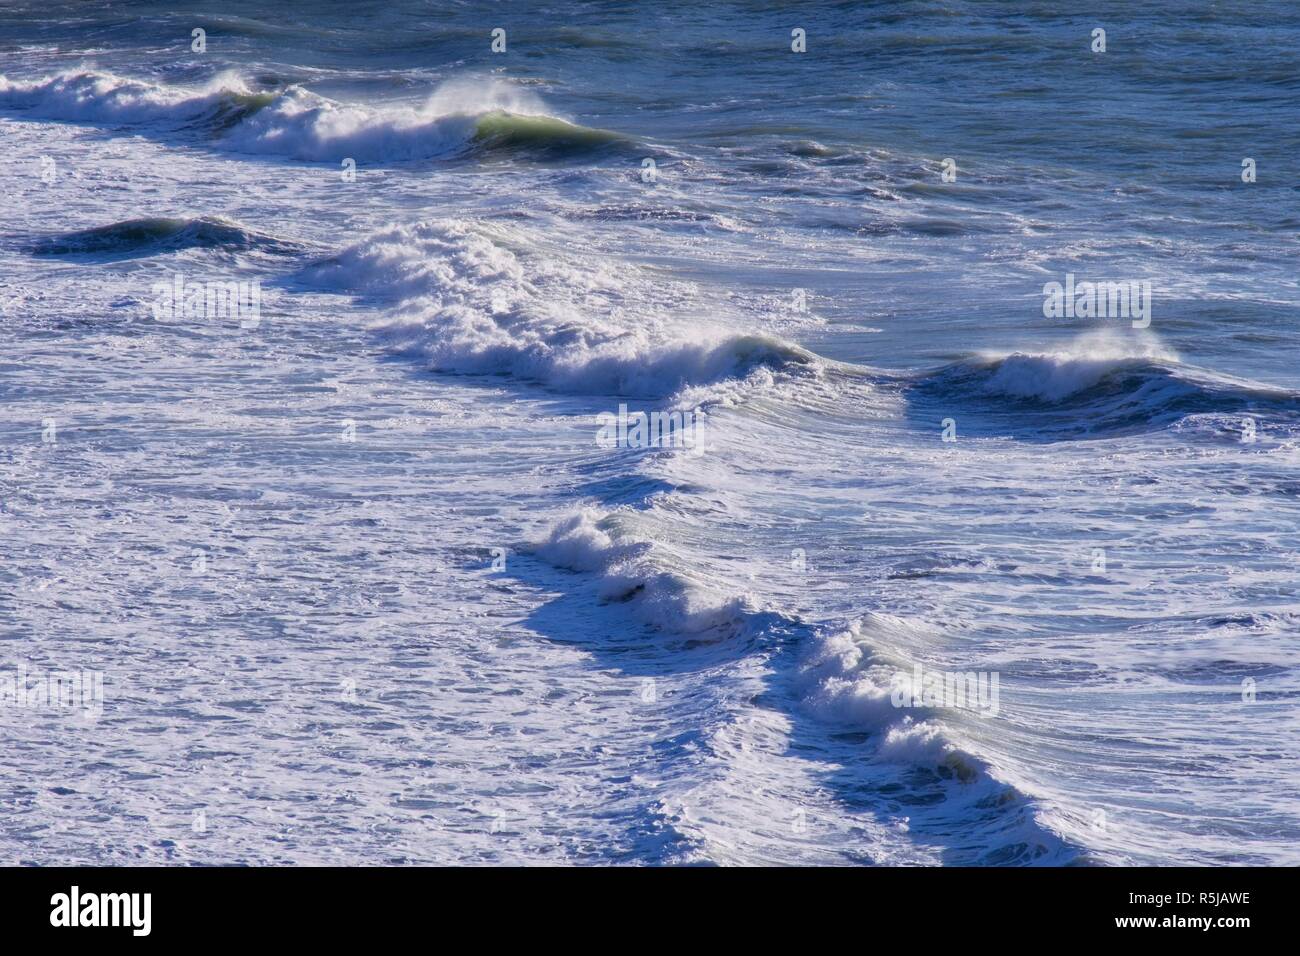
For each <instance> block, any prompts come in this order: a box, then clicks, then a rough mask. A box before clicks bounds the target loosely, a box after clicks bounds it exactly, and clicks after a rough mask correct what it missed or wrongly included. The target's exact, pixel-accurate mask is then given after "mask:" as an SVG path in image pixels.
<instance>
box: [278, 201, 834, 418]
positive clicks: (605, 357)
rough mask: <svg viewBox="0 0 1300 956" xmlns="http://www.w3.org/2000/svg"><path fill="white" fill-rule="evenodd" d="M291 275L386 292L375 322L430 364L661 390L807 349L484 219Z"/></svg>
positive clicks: (650, 394)
mask: <svg viewBox="0 0 1300 956" xmlns="http://www.w3.org/2000/svg"><path fill="white" fill-rule="evenodd" d="M299 279H300V281H302V282H305V283H308V284H310V285H313V286H315V287H318V288H324V289H329V290H333V291H338V292H344V293H350V294H354V295H362V296H374V297H378V298H384V299H388V300H390V301H392V302H393V303H394V305H395V307H396V311H395V318H394V319H393V320H392V321H390V322H388V323H387V324H386V325H384V326H383V327H382V328H381V329H380V332H381V334H382V335H383V336H384V337H386V338H387V340H388V342H389V344H390V345H391V346H392V347H393V348H394V349H395V350H397V351H399V352H403V353H406V354H410V355H413V356H416V357H418V358H420V359H422V360H423V361H425V362H427V363H428V365H429V366H430V367H431V368H433V369H436V370H440V371H449V372H462V373H473V374H501V375H510V376H513V377H515V378H519V379H523V380H527V381H533V382H539V383H541V384H544V385H547V386H550V387H552V388H556V389H558V390H562V391H567V392H571V393H576V394H604V395H625V396H635V397H642V398H667V397H669V396H672V395H673V394H675V393H676V392H678V391H679V390H681V389H683V388H685V387H687V386H692V385H709V384H712V383H718V382H723V381H725V380H729V379H737V378H743V377H744V376H747V375H749V374H750V373H752V372H754V371H756V370H758V369H768V370H772V369H777V370H780V369H787V370H789V369H795V368H799V367H805V366H811V365H813V364H814V363H815V361H816V360H815V358H814V357H813V356H812V355H811V353H808V352H806V351H804V350H803V349H801V348H799V347H798V346H796V345H793V344H791V343H788V342H783V341H781V340H780V339H777V338H773V337H770V336H766V335H762V334H756V333H742V332H737V331H733V330H730V329H727V328H726V327H723V326H720V325H716V324H712V323H708V322H704V321H700V320H698V319H697V318H696V317H695V316H693V315H691V314H689V313H685V312H683V313H682V314H677V313H676V312H675V311H674V310H675V309H685V308H687V304H686V303H685V302H677V301H675V300H667V301H665V299H664V295H663V294H662V292H661V290H659V289H658V288H657V286H658V285H659V283H658V282H657V281H656V279H655V278H654V277H652V276H649V275H644V274H642V273H640V272H639V270H638V269H637V268H636V267H634V266H632V265H631V264H630V263H608V262H606V261H604V260H602V259H600V258H598V257H591V258H582V259H577V258H574V259H568V258H560V257H558V256H556V255H554V254H548V253H546V252H543V251H542V250H540V249H539V248H537V247H536V246H534V245H533V244H532V243H530V242H529V240H528V239H527V237H525V236H524V235H523V234H522V233H519V232H517V231H512V230H509V229H506V228H504V227H499V226H489V225H487V224H483V223H473V222H466V221H461V220H445V221H429V222H422V223H418V224H415V225H412V226H401V227H396V228H393V229H389V230H386V231H384V232H381V233H378V234H376V235H372V236H370V237H369V238H367V239H365V240H363V241H362V242H360V243H357V244H356V245H354V246H351V247H349V248H347V249H345V250H344V251H342V252H341V253H339V254H338V255H335V256H332V257H330V258H329V259H326V260H324V261H322V262H318V263H316V264H314V265H312V266H310V267H308V268H307V269H305V270H304V271H303V272H302V273H301V274H300V276H299ZM688 301H689V300H688Z"/></svg>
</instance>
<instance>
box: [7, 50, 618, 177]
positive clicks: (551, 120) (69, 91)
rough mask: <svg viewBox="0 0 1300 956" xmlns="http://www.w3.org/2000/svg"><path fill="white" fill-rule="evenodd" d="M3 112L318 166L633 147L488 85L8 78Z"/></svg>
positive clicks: (511, 90) (558, 155)
mask: <svg viewBox="0 0 1300 956" xmlns="http://www.w3.org/2000/svg"><path fill="white" fill-rule="evenodd" d="M0 107H5V108H8V109H11V110H15V111H18V112H19V113H20V115H23V116H27V117H32V118H40V119H52V120H64V121H70V122H80V123H90V124H98V125H107V126H123V125H125V126H132V127H138V126H145V127H154V128H159V129H164V130H177V129H194V128H199V129H203V130H204V131H206V132H207V133H208V134H209V136H210V137H212V138H213V139H214V140H215V142H216V144H218V145H220V146H221V147H223V148H227V149H231V150H235V151H239V152H247V153H258V154H266V155H274V156H283V157H287V158H291V159H300V160H307V161H313V162H334V163H337V162H341V161H343V160H345V159H352V160H354V161H356V162H358V163H386V162H402V161H413V160H424V159H433V158H439V157H457V156H462V157H464V156H468V157H473V156H491V155H495V154H499V153H509V154H511V155H525V156H531V157H533V158H537V159H563V158H567V157H572V156H581V155H584V154H586V153H590V152H595V151H599V150H602V149H607V148H614V147H618V146H631V145H633V144H632V141H631V140H629V139H627V138H626V137H624V136H621V135H619V134H618V133H614V132H610V131H608V130H599V129H591V128H588V127H585V126H579V125H577V124H574V123H570V122H568V121H566V120H563V119H560V118H558V117H555V116H550V115H547V113H546V112H545V108H544V106H543V104H542V103H541V101H540V100H538V99H537V98H536V97H534V96H532V95H530V94H528V93H526V92H524V91H522V90H520V89H518V88H516V87H513V86H511V85H509V84H507V83H504V82H501V81H498V80H490V81H481V82H471V81H466V80H458V81H452V82H449V83H446V84H444V85H443V86H442V87H440V88H439V89H438V90H437V91H435V92H434V94H433V96H432V97H431V98H430V99H429V101H428V102H427V103H425V104H424V105H423V106H421V107H418V108H413V107H400V106H387V107H371V106H365V105H349V104H344V103H339V102H337V101H335V100H331V99H328V98H326V97H324V96H320V95H318V94H316V93H312V92H310V91H308V90H304V89H302V88H301V87H296V86H291V87H288V88H286V89H284V90H281V91H278V92H268V91H254V90H252V89H250V88H249V87H248V86H247V85H246V84H245V82H244V81H243V80H242V79H241V78H240V77H239V76H237V75H235V74H233V73H223V74H221V75H219V76H217V77H215V78H214V79H213V80H212V81H210V82H209V83H208V84H207V85H205V86H202V87H197V88H187V87H178V86H168V85H163V84H157V83H150V82H146V81H142V80H135V79H130V78H126V77H120V76H116V75H114V74H111V73H102V72H96V71H81V72H70V73H63V74H59V75H57V76H53V77H47V78H44V79H40V80H11V79H9V78H7V77H4V76H0Z"/></svg>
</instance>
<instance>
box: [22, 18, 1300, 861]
mask: <svg viewBox="0 0 1300 956" xmlns="http://www.w3.org/2000/svg"><path fill="white" fill-rule="evenodd" d="M177 6H178V5H176V4H153V3H132V4H108V3H103V4H84V3H76V4H74V3H51V2H43V3H41V4H35V3H31V4H23V3H19V4H10V5H7V6H6V8H5V10H4V11H3V12H0V132H2V134H3V142H4V145H5V153H6V162H5V163H4V164H3V165H2V166H0V182H2V183H3V196H4V198H3V203H4V212H5V228H4V229H3V235H2V237H0V244H2V245H3V253H4V257H5V262H6V264H7V268H6V269H5V270H4V272H3V273H2V274H0V310H2V313H0V336H2V340H0V345H2V346H3V358H0V403H3V409H4V415H3V418H2V419H0V501H2V502H3V509H2V510H0V542H3V543H2V544H0V554H3V562H2V563H0V576H2V578H3V582H4V590H3V592H0V639H3V644H0V676H3V675H7V676H8V677H9V678H10V679H11V680H13V679H14V678H15V676H16V675H18V674H19V673H22V674H24V675H27V676H26V677H25V678H24V681H23V685H24V686H32V685H35V684H37V683H39V681H40V680H41V679H43V678H42V677H41V675H48V674H49V673H51V672H64V671H66V672H78V673H80V672H83V671H84V672H86V673H88V674H96V675H99V676H100V677H101V678H102V688H103V694H102V700H101V701H99V702H98V706H95V707H91V708H88V709H89V710H90V711H91V714H90V716H89V717H87V716H84V715H83V714H82V713H81V711H82V710H86V709H87V708H82V707H76V706H67V707H60V706H55V705H52V704H50V703H49V702H48V701H45V702H42V701H40V700H39V699H38V700H35V701H33V700H31V699H26V700H25V701H23V702H21V703H20V702H17V701H15V699H14V696H13V695H10V696H9V697H8V698H6V700H8V701H9V702H10V705H9V706H4V707H0V739H3V742H4V746H3V747H0V768H3V769H2V771H0V802H3V805H4V806H5V808H6V810H5V813H4V815H3V824H2V825H0V852H2V853H3V858H4V859H5V860H7V861H8V862H39V863H88V862H104V863H132V862H140V863H144V862H167V861H175V862H185V863H234V862H257V863H271V862H295V863H318V862H338V863H385V862H416V863H451V862H457V863H470V862H533V863H536V862H550V863H563V862H569V863H572V862H580V863H638V864H657V863H692V862H699V863H722V864H736V863H741V864H755V863H876V864H894V863H925V864H1031V863H1038V864H1044V863H1046V864H1061V863H1157V864H1175V863H1183V864H1233V863H1236V864H1245V863H1274V864H1296V863H1297V862H1300V859H1298V858H1297V852H1296V847H1297V846H1300V806H1298V805H1297V802H1296V796H1295V791H1296V781H1297V779H1298V778H1297V756H1298V754H1297V744H1296V741H1297V737H1298V734H1297V731H1300V718H1298V716H1297V711H1296V704H1295V700H1296V693H1297V690H1298V689H1300V687H1298V682H1297V669H1296V660H1297V651H1300V601H1298V600H1297V577H1296V573H1295V567H1296V557H1297V549H1300V524H1298V522H1297V517H1298V514H1300V511H1298V509H1297V494H1298V493H1300V477H1297V466H1298V465H1300V366H1297V363H1296V361H1295V355H1296V352H1295V348H1294V335H1295V331H1296V328H1297V321H1298V320H1300V312H1298V310H1297V306H1298V304H1300V296H1298V294H1297V287H1296V286H1297V279H1296V270H1295V262H1296V253H1297V251H1298V249H1297V245H1298V243H1297V230H1298V229H1300V217H1298V215H1297V201H1296V197H1297V193H1296V188H1295V186H1294V176H1293V175H1292V171H1291V168H1290V164H1291V162H1292V159H1293V157H1295V156H1296V155H1300V126H1298V125H1297V123H1296V118H1297V116H1296V110H1295V106H1294V103H1295V98H1296V95H1297V92H1298V87H1300V79H1297V77H1300V69H1298V68H1300V62H1298V60H1300V54H1298V53H1297V52H1296V51H1297V50H1298V49H1300V44H1298V42H1297V41H1300V18H1298V16H1297V13H1296V12H1295V11H1294V10H1293V9H1291V8H1290V7H1289V6H1288V5H1286V4H1275V3H1267V4H1255V5H1251V6H1250V7H1249V8H1240V9H1238V8H1236V7H1234V8H1232V9H1227V8H1225V7H1221V6H1219V7H1207V6H1206V5H1204V4H1184V3H1172V2H1161V3H1156V4H1154V5H1147V6H1146V7H1144V8H1143V9H1142V10H1140V11H1138V10H1134V9H1131V5H1129V4H1118V3H1116V4H1097V5H1095V6H1094V7H1093V8H1092V9H1089V10H1087V11H1082V12H1079V13H1071V14H1063V13H1061V12H1059V11H1057V10H1055V9H1054V7H1055V5H1051V4H1042V5H1032V4H1031V5H1029V6H1028V7H1021V8H1020V9H1016V10H1014V11H1013V10H1012V9H1011V8H1010V7H1004V6H1003V5H999V4H989V3H943V4H937V3H897V4H887V5H884V6H881V7H873V8H866V9H859V8H858V7H857V5H851V4H836V3H821V4H814V5H806V6H804V7H803V8H802V9H801V10H800V12H799V13H798V14H795V13H792V12H790V11H788V10H785V9H783V8H782V7H783V5H779V4H763V3H735V4H725V5H716V4H709V5H687V4H676V3H666V4H659V5H656V6H655V7H653V8H652V9H642V8H639V7H638V6H637V5H622V4H604V3H584V4H576V5H571V6H568V7H565V8H559V7H554V6H551V5H547V4H537V3H524V4H511V5H510V6H509V9H508V10H507V9H504V8H503V9H494V8H488V9H486V10H485V9H483V6H482V5H478V4H442V3H435V4H426V3H413V2H400V0H399V2H385V3H382V4H377V3H375V4H372V3H356V2H350V3H348V4H338V5H332V4H319V3H315V4H301V5H293V4H291V5H289V6H287V7H286V6H285V5H279V6H278V8H277V12H276V13H275V14H270V13H268V12H267V11H266V10H265V9H263V6H264V5H261V4H253V3H243V2H223V3H221V4H218V5H212V6H209V5H205V4H182V5H179V6H180V7H181V8H182V9H180V10H179V11H178V10H177V9H176V7H177ZM195 28H202V29H203V30H205V31H206V32H205V40H206V49H205V50H204V51H203V52H196V51H195V50H193V49H192V47H191V44H192V31H193V30H194V29H195ZM497 28H501V29H503V30H505V32H506V34H505V35H506V48H505V50H504V52H500V53H494V52H493V51H492V42H493V40H492V31H493V30H494V29H497ZM1097 28H1102V29H1104V30H1105V31H1106V50H1105V52H1104V53H1102V52H1096V53H1094V52H1093V51H1092V49H1091V47H1092V45H1093V44H1094V42H1095V41H1094V39H1093V31H1094V29H1097ZM795 29H800V30H803V31H804V32H805V35H806V52H802V53H796V52H793V51H792V49H791V43H792V37H791V31H792V30H795ZM1247 159H1249V160H1252V161H1253V164H1252V165H1253V169H1254V173H1255V177H1254V178H1255V181H1253V182H1246V181H1244V179H1243V169H1244V167H1243V161H1244V160H1247ZM945 160H951V161H952V162H951V163H947V164H946V163H945ZM954 168H955V179H954V177H953V175H952V170H953V169H954ZM945 170H948V171H949V175H948V176H947V177H945ZM353 173H355V175H353ZM1246 178H1249V177H1246ZM1067 276H1069V277H1071V278H1070V279H1069V280H1068V281H1069V282H1070V283H1071V284H1073V283H1075V282H1076V281H1077V282H1088V281H1092V282H1097V281H1106V282H1112V281H1113V282H1121V283H1135V284H1137V285H1138V286H1140V285H1141V284H1142V283H1149V284H1150V285H1149V287H1150V290H1151V292H1150V295H1151V298H1150V301H1149V305H1150V309H1149V313H1148V315H1147V318H1149V320H1150V321H1149V324H1148V323H1146V322H1144V321H1130V320H1129V319H1128V318H1098V317H1092V316H1088V317H1079V316H1071V317H1066V316H1064V315H1060V316H1053V317H1048V316H1046V315H1045V311H1044V295H1043V289H1044V285H1045V284H1046V283H1051V282H1059V283H1062V284H1065V283H1066V282H1067ZM195 283H197V284H200V288H203V289H206V288H207V285H206V284H207V283H216V284H221V285H220V288H222V289H227V290H228V291H229V290H230V287H231V284H232V283H233V292H231V294H234V295H239V294H241V289H242V290H243V293H249V292H251V291H253V290H255V291H256V294H257V295H258V300H257V302H258V312H257V313H256V315H255V317H254V318H252V319H250V318H249V316H248V315H247V314H245V315H244V316H243V317H242V318H243V320H242V321H241V317H240V316H239V315H236V314H233V313H230V312H229V311H227V312H222V313H220V314H214V313H213V312H212V310H211V308H210V307H209V305H208V304H207V303H208V300H207V299H206V298H205V297H204V296H203V295H200V298H199V300H196V301H198V302H199V306H200V311H198V312H195V311H192V310H191V311H187V309H186V308H185V307H184V306H183V305H177V307H176V309H175V310H173V311H171V312H168V313H167V314H166V315H165V316H162V317H161V318H160V317H159V313H157V312H156V311H155V309H154V306H155V305H156V304H157V303H158V301H159V297H160V296H165V295H171V294H172V293H170V292H167V291H166V290H168V289H170V290H180V292H179V293H178V295H177V296H176V298H175V302H176V303H182V302H183V301H184V299H185V294H186V293H185V290H187V289H193V288H194V285H193V284H195ZM240 283H243V286H242V287H241V286H240V285H239V284H240ZM246 304H247V302H246ZM620 405H624V406H627V408H628V409H629V410H630V411H631V412H633V413H635V412H638V411H643V412H647V413H648V412H674V411H675V412H677V413H678V416H679V417H678V419H677V420H678V421H679V422H688V423H690V424H691V426H692V427H693V428H695V429H696V430H695V431H693V432H692V433H691V434H692V436H693V437H695V438H698V439H699V440H698V441H697V442H695V443H693V445H692V447H687V448H644V447H636V442H635V440H633V441H618V440H615V441H614V442H613V443H611V442H608V441H603V440H598V437H599V436H598V430H599V428H600V422H601V421H608V420H609V416H617V414H618V412H619V408H620ZM697 410H698V413H697ZM945 436H946V437H947V438H949V439H953V438H955V440H944V439H945ZM611 444H612V447H611ZM951 674H969V675H971V677H972V678H978V680H977V681H976V683H973V684H971V687H972V688H980V687H982V688H983V691H982V692H981V696H980V697H979V698H978V699H972V700H966V701H965V702H964V705H963V706H948V705H949V704H951V703H953V702H952V701H951V700H948V699H947V698H934V697H927V696H926V694H925V689H926V687H927V675H939V677H942V676H943V675H951ZM994 680H996V683H994ZM979 681H983V683H979ZM90 686H94V685H93V682H92V683H91V685H90ZM994 688H996V689H994ZM3 690H4V685H3V684H0V691H3ZM914 694H916V695H917V699H916V700H913V695H914ZM909 703H915V704H916V706H900V704H909Z"/></svg>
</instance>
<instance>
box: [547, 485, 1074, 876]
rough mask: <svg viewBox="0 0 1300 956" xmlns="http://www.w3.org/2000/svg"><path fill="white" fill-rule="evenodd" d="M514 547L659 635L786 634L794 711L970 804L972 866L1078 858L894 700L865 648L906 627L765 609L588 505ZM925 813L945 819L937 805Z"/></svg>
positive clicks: (881, 665)
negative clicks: (585, 577)
mask: <svg viewBox="0 0 1300 956" xmlns="http://www.w3.org/2000/svg"><path fill="white" fill-rule="evenodd" d="M523 550H524V551H526V552H528V553H531V554H532V555H534V556H535V557H537V558H539V559H541V560H542V561H545V562H546V563H548V564H550V565H552V566H554V567H558V568H563V569H567V570H570V571H576V572H580V573H586V574H592V575H594V576H595V577H596V581H597V594H598V596H599V597H600V599H601V600H603V601H606V602H618V603H623V604H626V605H627V606H628V608H629V610H630V612H631V613H633V614H634V615H635V616H636V617H637V618H639V619H640V620H641V621H643V622H644V623H646V624H648V625H650V626H651V627H653V628H655V629H656V630H658V631H661V632H665V633H668V634H672V635H677V636H686V637H689V638H692V639H693V640H696V641H700V640H713V641H720V640H726V639H729V638H742V639H745V640H747V641H750V642H754V643H757V644H762V643H764V642H779V641H780V640H782V639H783V638H784V637H790V636H793V638H794V643H795V646H796V648H797V651H796V653H797V655H798V660H797V664H796V667H795V670H794V672H793V673H792V674H789V675H786V677H785V678H784V679H785V680H787V681H788V682H789V683H790V685H791V686H792V689H793V692H794V698H795V706H796V707H797V708H799V709H800V710H802V711H804V712H806V713H808V714H809V715H811V716H813V717H814V718H815V719H817V720H819V721H821V722H823V723H825V724H828V725H831V726H835V725H838V726H840V727H844V728H847V729H851V730H853V731H856V732H864V733H867V734H869V735H870V743H869V746H870V747H871V751H870V753H871V757H872V759H874V760H876V761H878V762H882V763H886V764H900V765H904V766H907V767H914V768H916V769H918V770H923V771H925V772H926V773H927V774H928V775H930V776H931V778H932V779H933V780H934V783H935V786H936V787H937V789H936V791H935V792H936V795H937V797H938V798H939V799H940V800H941V801H943V802H948V801H952V802H954V803H957V804H961V805H962V806H966V805H970V806H971V807H973V808H976V812H973V813H969V814H965V815H964V816H963V818H964V819H968V820H971V821H978V826H977V825H976V823H975V822H972V823H971V825H970V829H980V830H982V831H984V832H983V835H982V841H981V842H983V843H984V845H985V849H984V851H983V852H984V857H983V858H982V860H981V862H984V863H1001V864H1022V863H1039V864H1042V863H1049V864H1061V863H1065V862H1073V861H1075V860H1077V859H1078V858H1079V857H1080V851H1079V848H1078V847H1076V846H1074V845H1072V844H1070V843H1069V842H1067V841H1066V840H1065V839H1063V838H1062V837H1061V836H1060V835H1058V834H1057V833H1055V832H1054V831H1053V830H1051V829H1050V828H1049V827H1047V826H1046V825H1044V824H1042V823H1040V822H1039V820H1038V818H1037V809H1036V806H1035V804H1034V802H1033V800H1032V799H1030V798H1029V797H1027V796H1026V795H1024V794H1022V793H1020V792H1019V791H1017V790H1015V789H1014V788H1012V787H1009V786H1008V785H1007V784H1005V783H1003V782H1002V781H1001V780H999V779H997V777H996V775H995V774H994V773H993V772H992V770H991V769H990V767H989V766H988V765H987V764H986V763H985V762H984V761H982V760H981V759H979V758H978V757H976V756H974V755H973V754H971V753H969V752H967V751H965V750H963V749H962V748H961V747H959V746H958V745H956V744H955V743H954V742H953V741H952V740H951V739H950V737H949V736H948V734H947V733H946V731H945V728H944V727H943V726H942V725H941V724H940V723H939V722H938V721H937V720H936V719H935V715H934V714H933V713H932V712H929V711H926V710H912V711H911V713H908V712H907V711H903V710H900V709H899V708H898V707H897V706H896V705H895V704H894V702H893V699H892V695H893V692H894V690H895V687H896V686H897V685H899V683H900V682H906V681H907V680H908V674H907V672H906V670H905V669H902V668H900V667H898V666H891V664H890V663H888V662H886V661H885V659H884V658H883V657H882V656H880V654H879V652H878V649H877V647H876V646H874V645H876V644H881V645H883V646H886V647H891V648H903V649H905V648H906V647H907V646H908V644H909V643H911V642H913V641H915V640H916V638H917V634H916V632H917V631H918V630H919V629H920V625H918V624H916V623H915V622H911V621H907V620H904V619H902V618H897V617H893V616H890V615H885V614H869V615H867V616H866V617H865V618H863V619H861V620H857V621H853V622H851V623H850V624H849V625H848V626H847V627H844V628H827V627H818V626H813V625H810V624H808V623H806V622H803V621H800V620H798V619H797V618H791V617H788V616H786V615H783V614H780V613H777V612H774V611H769V610H763V609H761V608H759V607H757V606H756V604H755V602H754V599H753V598H752V596H751V595H749V594H727V593H725V592H723V591H720V590H718V588H717V587H716V584H715V582H713V581H710V580H706V579H705V578H704V577H703V576H702V575H700V574H698V573H696V572H694V571H693V570H692V568H693V565H692V564H691V563H690V562H687V561H683V560H679V559H677V558H675V557H674V556H673V555H672V553H671V552H670V551H669V550H668V549H667V548H666V547H664V546H662V545H660V544H658V543H656V542H654V541H651V540H649V539H646V538H642V537H639V536H637V535H635V534H630V533H628V532H627V531H625V530H624V529H623V528H622V527H621V525H620V521H619V518H618V513H617V512H612V513H602V512H601V511H599V510H597V509H595V508H591V507H586V508H582V509H580V510H578V511H576V512H574V513H573V514H571V515H569V516H568V517H566V518H564V519H563V520H561V521H560V522H559V523H558V524H556V525H555V526H553V527H552V528H551V529H550V531H549V533H548V534H547V535H546V536H545V537H544V538H543V539H542V540H540V541H537V542H532V543H528V544H526V545H525V546H524V547H523ZM931 809H938V811H939V812H938V813H936V816H942V815H943V813H942V809H941V808H931ZM921 812H922V811H920V810H919V809H918V810H916V811H915V813H917V814H919V813H921ZM969 837H970V834H969V833H968V839H969Z"/></svg>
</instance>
